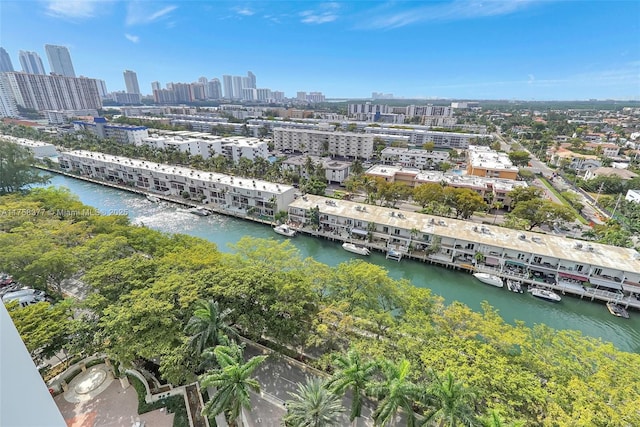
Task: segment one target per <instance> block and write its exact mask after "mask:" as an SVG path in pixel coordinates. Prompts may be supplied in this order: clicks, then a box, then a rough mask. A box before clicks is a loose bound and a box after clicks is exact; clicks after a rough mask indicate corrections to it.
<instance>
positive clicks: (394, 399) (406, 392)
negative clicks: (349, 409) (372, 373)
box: [370, 360, 419, 427]
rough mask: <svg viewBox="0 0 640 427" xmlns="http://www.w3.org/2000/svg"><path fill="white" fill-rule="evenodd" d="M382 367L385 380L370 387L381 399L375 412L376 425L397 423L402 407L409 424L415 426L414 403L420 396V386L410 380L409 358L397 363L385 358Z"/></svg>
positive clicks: (411, 426)
mask: <svg viewBox="0 0 640 427" xmlns="http://www.w3.org/2000/svg"><path fill="white" fill-rule="evenodd" d="M380 369H381V371H382V375H383V380H382V381H380V382H377V383H375V384H373V385H371V387H370V391H371V393H372V394H373V395H374V396H375V397H376V398H377V399H378V400H379V402H378V407H377V408H376V410H375V412H374V413H373V419H374V421H375V423H376V425H380V426H385V425H392V426H393V425H395V420H396V415H397V413H398V411H399V410H400V408H402V409H403V410H404V411H405V414H406V417H407V426H408V427H414V426H415V425H416V416H415V413H414V412H413V403H414V401H416V400H417V398H418V396H419V388H418V386H416V385H415V384H414V383H412V382H411V380H410V377H409V374H410V370H411V364H410V363H409V361H407V360H402V361H400V362H399V363H397V364H395V363H393V362H391V361H389V360H383V361H381V363H380Z"/></svg>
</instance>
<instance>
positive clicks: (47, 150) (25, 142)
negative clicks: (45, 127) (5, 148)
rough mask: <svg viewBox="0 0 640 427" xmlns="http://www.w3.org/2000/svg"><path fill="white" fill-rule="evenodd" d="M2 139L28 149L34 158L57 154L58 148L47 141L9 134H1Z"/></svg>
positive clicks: (55, 155)
mask: <svg viewBox="0 0 640 427" xmlns="http://www.w3.org/2000/svg"><path fill="white" fill-rule="evenodd" d="M2 139H6V140H8V141H10V142H13V143H14V144H18V145H20V146H22V147H24V148H26V149H28V150H29V151H30V152H31V154H33V157H35V158H36V159H43V158H45V157H57V156H58V150H57V149H56V146H55V145H53V144H49V143H48V142H42V141H34V140H32V139H26V138H17V137H15V136H11V135H2Z"/></svg>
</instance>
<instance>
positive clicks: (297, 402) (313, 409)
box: [283, 378, 344, 427]
mask: <svg viewBox="0 0 640 427" xmlns="http://www.w3.org/2000/svg"><path fill="white" fill-rule="evenodd" d="M289 394H290V395H291V397H292V398H293V399H292V400H289V401H287V402H286V403H285V406H286V407H287V415H285V417H284V419H283V421H284V424H285V426H288V427H330V426H336V425H338V424H339V422H340V415H341V414H342V412H343V411H344V408H343V407H342V402H341V401H340V397H338V396H337V395H336V394H334V393H333V392H332V391H331V390H330V389H329V388H328V387H326V385H325V384H324V382H323V381H322V380H321V379H320V378H309V379H307V383H306V384H298V391H297V393H289Z"/></svg>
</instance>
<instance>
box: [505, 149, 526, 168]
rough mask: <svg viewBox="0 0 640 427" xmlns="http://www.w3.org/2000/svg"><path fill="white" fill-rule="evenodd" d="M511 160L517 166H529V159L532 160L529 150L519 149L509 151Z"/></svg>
mask: <svg viewBox="0 0 640 427" xmlns="http://www.w3.org/2000/svg"><path fill="white" fill-rule="evenodd" d="M509 160H511V163H513V164H514V165H516V166H527V165H528V164H529V160H531V155H530V154H529V152H528V151H524V150H519V151H511V152H510V153H509Z"/></svg>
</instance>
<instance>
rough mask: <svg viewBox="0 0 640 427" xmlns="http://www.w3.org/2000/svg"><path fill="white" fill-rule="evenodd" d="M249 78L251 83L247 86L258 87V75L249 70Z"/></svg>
mask: <svg viewBox="0 0 640 427" xmlns="http://www.w3.org/2000/svg"><path fill="white" fill-rule="evenodd" d="M247 78H248V79H249V85H248V86H247V87H248V88H251V89H256V75H255V74H253V73H252V72H251V71H248V72H247Z"/></svg>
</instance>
